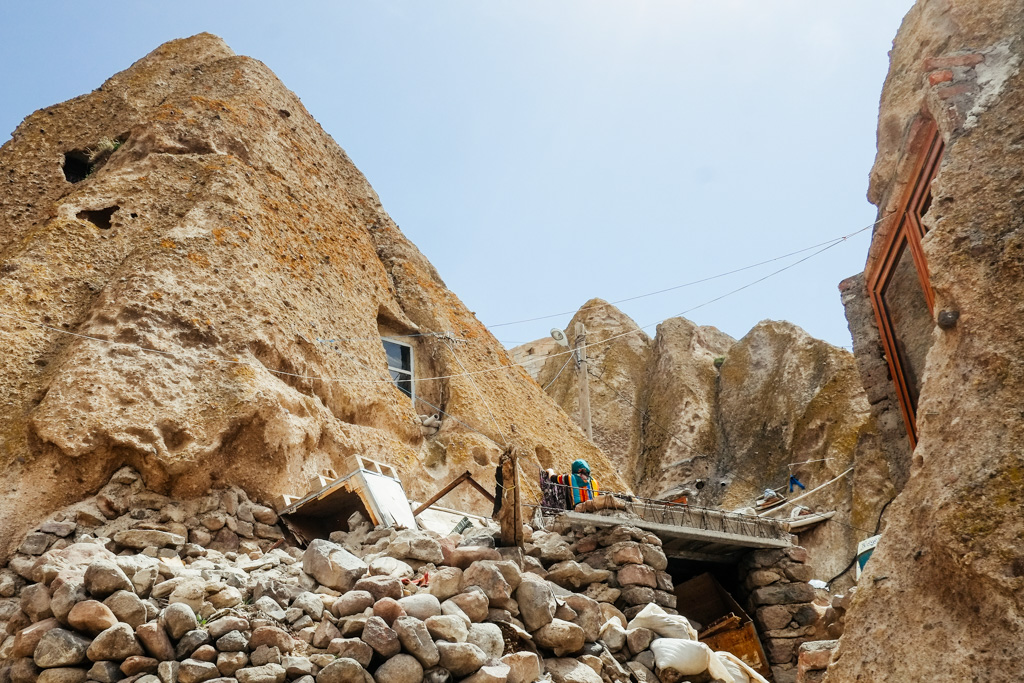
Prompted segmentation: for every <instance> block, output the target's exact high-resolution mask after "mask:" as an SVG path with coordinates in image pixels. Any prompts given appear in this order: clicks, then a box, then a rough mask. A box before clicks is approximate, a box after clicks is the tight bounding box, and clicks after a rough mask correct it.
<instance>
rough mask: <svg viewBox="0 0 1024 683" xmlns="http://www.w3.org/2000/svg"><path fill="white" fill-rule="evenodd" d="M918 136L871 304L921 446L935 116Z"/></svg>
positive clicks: (913, 436)
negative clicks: (926, 248) (928, 215)
mask: <svg viewBox="0 0 1024 683" xmlns="http://www.w3.org/2000/svg"><path fill="white" fill-rule="evenodd" d="M913 139H914V140H915V142H916V144H915V145H913V146H912V147H911V150H910V151H911V152H914V151H915V149H916V151H917V154H918V157H917V161H916V163H915V166H914V172H913V174H912V175H911V177H910V181H909V182H908V183H907V189H906V191H905V193H904V196H903V198H902V202H901V204H900V207H901V208H900V210H899V211H897V212H896V214H894V215H893V217H892V220H893V221H895V229H891V230H890V231H889V234H888V235H886V236H885V238H884V242H883V245H882V249H881V251H880V252H879V256H878V257H877V258H876V259H875V260H874V261H873V262H872V263H870V264H869V266H868V291H869V292H870V294H871V307H872V308H873V309H874V311H875V319H876V321H877V322H878V332H879V334H880V336H881V338H882V345H883V347H884V349H885V356H886V362H887V363H888V364H889V373H890V374H891V375H892V379H893V384H894V385H895V389H896V397H897V399H898V400H899V403H900V411H901V412H902V413H903V421H904V423H905V424H906V426H907V436H908V437H909V439H910V446H911V448H913V447H914V446H916V445H917V400H918V396H919V395H920V392H921V375H922V373H923V372H924V361H925V357H926V356H927V355H928V349H929V348H930V347H931V343H932V329H933V325H934V323H933V316H934V307H935V294H934V292H932V288H931V284H930V283H929V280H928V262H927V261H926V260H925V256H924V249H923V247H922V246H921V238H922V237H924V236H925V234H926V233H927V229H926V228H925V226H924V223H923V221H922V220H921V219H922V218H923V217H924V215H925V214H926V213H928V209H929V208H931V202H932V194H931V183H932V180H933V179H934V178H935V174H936V173H937V172H938V169H939V160H940V159H941V158H942V147H943V145H942V137H941V136H940V135H939V131H938V128H937V127H936V125H935V122H934V121H926V122H923V125H921V126H920V128H919V131H918V133H917V135H916V136H914V138H913Z"/></svg>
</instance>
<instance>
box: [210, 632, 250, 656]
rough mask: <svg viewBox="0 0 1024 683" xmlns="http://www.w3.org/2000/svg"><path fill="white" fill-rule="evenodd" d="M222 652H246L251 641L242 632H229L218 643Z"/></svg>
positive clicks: (218, 648) (218, 647) (217, 645)
mask: <svg viewBox="0 0 1024 683" xmlns="http://www.w3.org/2000/svg"><path fill="white" fill-rule="evenodd" d="M216 647H217V650H218V651H220V652H245V650H246V648H248V647H249V639H248V638H247V637H246V635H245V634H244V633H242V632H241V631H228V632H227V633H225V634H224V635H222V636H221V637H220V638H218V639H217V643H216Z"/></svg>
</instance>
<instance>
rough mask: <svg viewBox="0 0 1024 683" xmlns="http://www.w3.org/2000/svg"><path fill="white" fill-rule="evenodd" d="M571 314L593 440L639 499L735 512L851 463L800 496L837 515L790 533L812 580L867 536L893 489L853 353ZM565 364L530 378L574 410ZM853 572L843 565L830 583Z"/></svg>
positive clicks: (798, 335) (770, 329) (593, 313)
mask: <svg viewBox="0 0 1024 683" xmlns="http://www.w3.org/2000/svg"><path fill="white" fill-rule="evenodd" d="M576 322H583V323H584V324H585V325H586V327H587V331H588V337H587V342H588V344H593V346H590V348H589V354H590V356H591V360H590V366H591V367H590V397H591V406H592V407H591V412H592V416H593V418H592V419H593V424H594V440H595V442H596V443H597V444H598V445H599V446H601V448H602V449H603V450H604V452H605V453H607V454H608V456H609V457H610V458H611V459H612V460H613V462H615V463H616V464H617V466H618V467H619V470H620V471H621V472H626V473H631V476H632V480H631V482H630V483H631V484H633V486H634V489H635V490H636V491H637V492H638V493H639V494H641V495H644V496H649V497H652V498H672V497H675V496H676V495H678V494H679V493H680V492H681V491H682V490H687V491H689V494H690V496H689V498H690V501H691V502H693V503H696V504H698V505H705V506H713V507H719V506H720V507H726V508H729V509H737V508H745V507H749V506H751V505H752V504H753V502H754V500H755V499H756V498H757V497H758V495H759V494H760V493H761V492H762V491H763V490H764V489H765V488H777V487H781V486H784V485H785V484H786V483H787V482H788V480H789V475H790V474H791V473H792V474H795V475H796V476H797V477H798V479H800V480H801V482H802V483H804V484H805V485H807V487H808V490H809V489H811V488H814V487H816V486H819V485H821V484H825V483H826V482H828V481H830V480H832V479H834V478H835V477H837V476H839V475H841V474H842V473H843V472H845V471H846V470H848V469H850V468H854V471H853V472H851V473H850V474H849V475H847V476H845V477H843V478H841V479H839V480H838V481H836V483H834V484H832V485H830V486H829V487H827V488H825V489H823V490H822V491H821V492H819V493H815V494H813V496H812V497H809V498H808V499H807V500H806V501H804V504H805V505H807V506H808V507H810V508H812V509H822V510H835V511H836V516H835V518H834V521H833V522H829V523H826V524H823V525H821V526H818V527H816V528H813V529H810V530H808V531H806V532H803V533H802V534H801V537H800V543H801V545H804V546H806V547H807V548H808V549H809V551H810V552H811V555H812V557H813V559H814V565H815V568H816V569H817V571H818V576H819V578H822V579H825V580H828V579H831V578H833V577H836V576H837V575H840V574H843V573H844V570H848V569H849V568H850V564H849V563H850V560H851V559H852V557H853V555H854V553H855V551H856V544H857V542H858V541H860V540H863V539H864V538H866V537H868V536H870V535H872V534H873V533H875V530H876V528H878V526H879V524H880V516H881V513H882V511H883V509H884V506H885V505H886V503H888V502H889V501H890V500H891V499H892V497H893V495H894V493H895V490H894V487H893V484H892V481H891V476H890V473H889V469H888V463H887V461H886V459H885V458H884V457H883V456H882V454H881V451H880V450H879V447H878V436H877V433H876V425H875V422H874V419H873V418H872V416H871V414H870V410H869V406H868V402H867V399H866V396H865V393H864V390H863V388H862V387H861V384H860V376H859V374H858V372H857V368H856V365H855V363H854V360H853V357H852V355H851V354H850V353H849V352H847V351H845V350H843V349H839V348H836V347H833V346H831V345H829V344H827V343H825V342H823V341H820V340H817V339H814V338H812V337H810V336H809V335H808V334H807V333H806V332H804V331H803V330H801V329H800V328H798V327H796V326H795V325H792V324H790V323H786V322H777V321H763V322H761V323H760V324H758V325H757V326H756V327H755V328H754V329H753V330H751V331H750V332H749V333H748V334H747V335H746V336H745V337H743V339H741V340H739V341H736V340H734V339H732V338H731V337H729V336H728V335H726V334H724V333H722V332H721V331H719V330H717V329H715V328H713V327H700V326H697V325H695V324H693V323H692V322H690V321H689V320H686V319H683V318H673V319H670V320H667V321H665V322H663V323H662V324H661V325H659V326H658V329H657V333H656V335H655V337H654V339H650V338H649V337H648V336H647V335H646V334H645V333H643V332H642V331H641V330H639V329H638V328H637V327H636V325H635V323H633V321H632V320H630V319H629V318H628V317H627V316H625V315H624V314H623V313H621V312H620V311H619V310H618V309H616V308H615V307H614V306H611V305H609V304H607V303H605V302H603V301H601V300H600V299H594V300H591V301H588V302H587V303H586V304H585V305H584V306H583V307H582V308H581V309H580V311H579V312H578V313H577V314H576V316H575V317H574V318H573V321H572V322H571V323H570V325H569V327H568V328H567V329H568V330H573V329H574V327H575V324H576ZM604 339H610V341H609V343H608V344H604V343H602V340H604ZM534 344H535V345H536V343H534ZM521 348H522V347H521ZM513 353H516V350H513ZM563 363H564V357H563V356H553V357H552V358H551V359H549V360H548V362H547V363H546V364H545V365H544V367H543V369H542V370H541V371H540V372H539V374H538V377H537V379H538V381H539V382H540V383H541V384H542V385H547V384H548V383H551V386H550V387H549V388H548V390H547V391H548V393H549V394H550V395H551V396H552V397H553V398H554V399H555V400H556V401H557V402H558V403H559V405H561V406H562V407H563V408H564V409H565V410H566V412H568V413H569V414H570V415H574V416H578V414H579V406H578V392H577V389H576V383H577V377H576V375H575V372H574V369H573V368H567V369H565V370H564V371H562V374H561V375H558V376H557V378H556V377H555V376H556V374H557V373H558V372H559V370H560V369H561V366H562V365H563ZM552 380H553V381H552ZM794 463H796V464H794ZM801 463H804V464H801ZM699 482H700V483H699ZM701 484H702V485H701ZM797 493H799V491H797ZM786 512H787V513H788V510H787V511H786ZM852 580H853V577H852V572H849V571H846V573H845V574H844V575H843V577H842V578H841V579H840V580H839V581H837V584H836V585H837V587H845V586H846V585H849V584H850V583H851V582H852Z"/></svg>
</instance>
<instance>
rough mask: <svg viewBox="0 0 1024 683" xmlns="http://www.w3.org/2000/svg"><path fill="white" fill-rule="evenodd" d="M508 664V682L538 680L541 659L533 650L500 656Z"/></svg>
mask: <svg viewBox="0 0 1024 683" xmlns="http://www.w3.org/2000/svg"><path fill="white" fill-rule="evenodd" d="M501 663H502V664H504V665H506V666H508V668H509V672H508V678H507V681H508V683H534V681H537V680H540V675H541V660H540V657H538V656H537V655H536V654H534V653H533V652H513V653H512V654H508V655H505V656H504V657H502V658H501Z"/></svg>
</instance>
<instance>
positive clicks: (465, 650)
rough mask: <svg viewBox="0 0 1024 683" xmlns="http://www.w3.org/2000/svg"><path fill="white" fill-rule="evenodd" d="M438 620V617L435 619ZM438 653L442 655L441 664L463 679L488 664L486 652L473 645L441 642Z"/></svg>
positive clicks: (438, 645) (438, 644)
mask: <svg viewBox="0 0 1024 683" xmlns="http://www.w3.org/2000/svg"><path fill="white" fill-rule="evenodd" d="M435 618H436V617H435ZM437 651H438V654H440V656H441V658H440V664H441V666H442V667H444V668H445V669H448V671H451V672H452V675H453V676H457V677H463V676H468V675H469V674H471V673H474V672H475V671H477V670H478V669H479V668H480V667H482V666H483V665H484V664H486V663H487V659H488V657H487V655H486V654H484V651H483V650H481V649H480V648H479V647H477V646H476V645H474V644H472V643H449V642H446V641H439V642H438V643H437Z"/></svg>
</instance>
